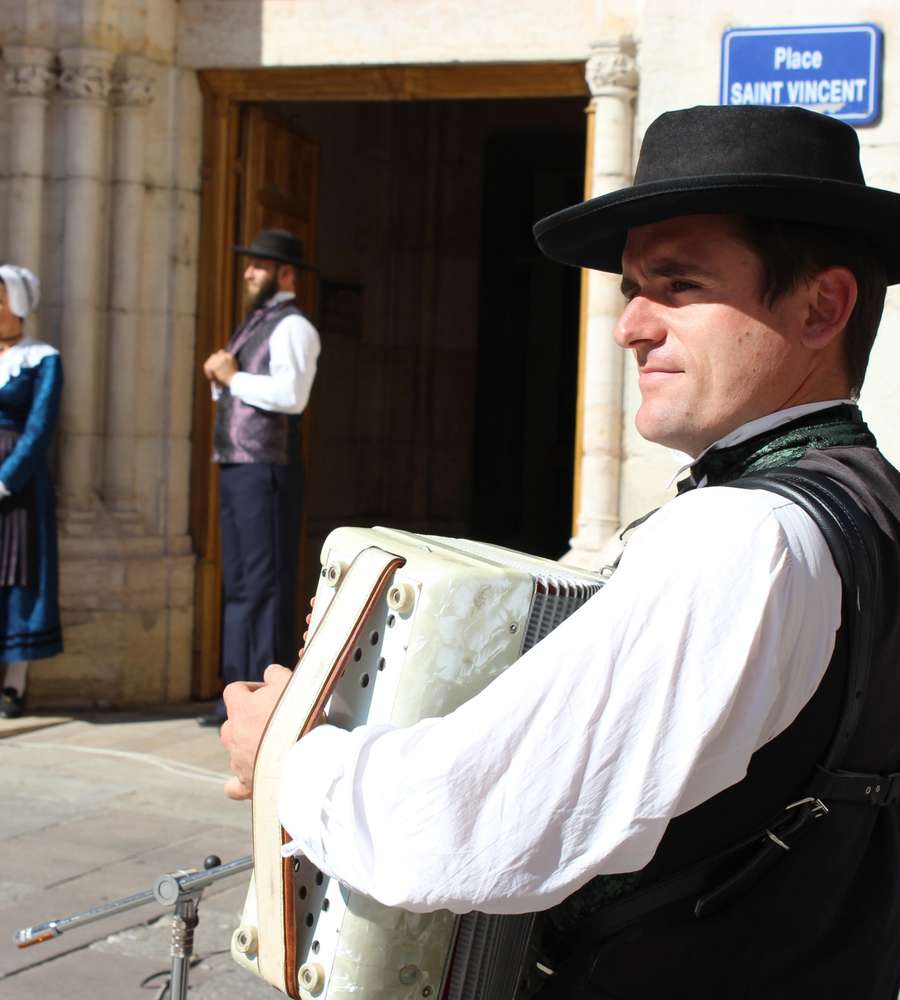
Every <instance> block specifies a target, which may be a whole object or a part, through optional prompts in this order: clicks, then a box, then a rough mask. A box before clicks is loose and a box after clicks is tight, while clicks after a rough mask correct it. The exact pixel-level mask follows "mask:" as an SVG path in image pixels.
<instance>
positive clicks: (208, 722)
mask: <svg viewBox="0 0 900 1000" xmlns="http://www.w3.org/2000/svg"><path fill="white" fill-rule="evenodd" d="M196 721H197V725H198V726H204V727H205V728H206V729H212V728H213V727H215V728H216V729H218V728H219V727H220V726H221V725H222V723H223V722H224V721H225V720H224V719H223V718H222V716H221V715H216V714H215V712H210V714H209V715H198V716H197V719H196Z"/></svg>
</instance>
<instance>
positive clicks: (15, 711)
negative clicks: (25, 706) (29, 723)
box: [0, 688, 23, 719]
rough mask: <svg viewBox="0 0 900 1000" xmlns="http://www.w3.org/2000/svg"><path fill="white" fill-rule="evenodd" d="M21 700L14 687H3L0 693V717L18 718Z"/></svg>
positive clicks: (20, 711)
mask: <svg viewBox="0 0 900 1000" xmlns="http://www.w3.org/2000/svg"><path fill="white" fill-rule="evenodd" d="M22 701H23V698H22V696H21V695H20V694H19V692H18V691H17V690H16V689H15V688H4V689H3V692H2V694H0V719H18V718H19V716H20V715H21V714H22Z"/></svg>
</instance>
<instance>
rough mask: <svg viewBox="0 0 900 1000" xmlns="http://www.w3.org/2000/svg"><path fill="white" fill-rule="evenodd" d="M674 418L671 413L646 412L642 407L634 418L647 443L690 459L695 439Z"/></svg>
mask: <svg viewBox="0 0 900 1000" xmlns="http://www.w3.org/2000/svg"><path fill="white" fill-rule="evenodd" d="M673 416H674V415H673V414H672V413H671V412H669V413H665V414H654V413H652V412H644V407H641V409H639V410H638V412H637V416H636V417H635V418H634V426H635V428H636V429H637V432H638V434H640V436H641V437H642V438H644V440H645V441H650V442H651V444H659V445H662V446H663V447H664V448H671V449H672V450H673V451H679V452H682V453H683V454H685V455H687V456H688V457H690V456H691V455H692V454H693V447H692V446H693V444H694V440H693V437H692V435H691V434H690V432H689V431H688V430H687V429H686V428H685V427H683V426H682V425H681V424H680V423H679V422H678V421H676V420H674V419H673Z"/></svg>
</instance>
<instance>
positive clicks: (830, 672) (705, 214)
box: [222, 107, 900, 1000]
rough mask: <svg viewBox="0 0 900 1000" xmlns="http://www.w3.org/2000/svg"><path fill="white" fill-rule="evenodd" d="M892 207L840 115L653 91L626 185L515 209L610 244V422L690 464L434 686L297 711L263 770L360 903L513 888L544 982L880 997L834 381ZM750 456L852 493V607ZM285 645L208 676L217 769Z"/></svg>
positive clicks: (888, 700) (856, 419) (898, 708)
mask: <svg viewBox="0 0 900 1000" xmlns="http://www.w3.org/2000/svg"><path fill="white" fill-rule="evenodd" d="M898 229H900V195H898V194H896V193H893V192H888V191H883V190H879V189H877V188H872V187H868V186H866V184H865V182H864V180H863V176H862V172H861V169H860V166H859V148H858V142H857V138H856V135H855V133H854V131H853V130H852V129H851V128H850V127H848V126H846V125H844V124H842V123H839V122H838V121H836V120H834V119H831V118H827V117H825V116H822V115H818V114H815V113H812V112H807V111H804V110H801V109H796V108H762V107H699V108H693V109H689V110H684V111H676V112H672V113H669V114H665V115H663V116H661V117H660V118H658V119H657V120H656V121H655V122H654V123H653V124H652V125H651V126H650V128H649V129H648V130H647V133H646V136H645V139H644V142H643V145H642V149H641V154H640V158H639V162H638V165H637V170H636V174H635V182H634V184H633V185H632V186H631V187H629V188H626V189H624V190H621V191H616V192H613V193H611V194H608V195H604V196H602V197H600V198H596V199H593V200H592V201H589V202H586V203H584V204H581V205H576V206H574V207H572V208H569V209H566V210H564V211H562V212H559V213H557V214H556V215H553V216H551V217H549V218H547V219H544V220H542V221H541V222H540V223H538V225H537V226H536V228H535V231H536V235H537V239H538V242H539V244H540V245H541V247H542V249H543V250H544V252H545V253H547V254H548V255H549V256H551V257H552V258H554V259H556V260H559V261H561V262H563V263H566V264H570V265H577V266H582V267H589V268H596V269H598V270H602V271H608V272H615V273H621V274H622V292H623V294H624V297H625V303H626V304H625V306H624V309H623V311H622V314H621V317H620V318H619V320H618V323H617V325H616V328H615V338H616V341H617V343H618V344H619V345H620V346H621V347H622V348H624V349H626V350H628V351H630V352H631V353H632V354H633V356H634V359H635V362H636V364H637V368H638V373H639V381H640V390H641V405H640V408H639V410H638V413H637V417H636V423H637V428H638V430H639V431H640V433H641V434H642V435H643V436H644V437H645V438H647V439H648V440H650V441H654V442H657V443H660V444H663V445H665V446H667V447H669V448H674V449H677V450H679V451H682V452H684V453H686V455H687V456H688V458H687V459H686V462H689V464H690V473H689V476H688V477H687V478H686V479H684V480H683V481H682V483H681V484H679V495H678V496H677V497H676V498H675V499H674V500H673V501H671V502H670V503H668V504H666V505H665V506H664V507H663V508H661V509H660V510H659V511H658V512H656V513H655V514H654V515H653V516H652V517H650V518H649V519H647V520H646V521H645V522H643V523H642V524H640V526H639V527H637V528H636V530H635V531H634V532H633V533H632V534H631V536H630V539H629V542H628V544H627V547H626V549H625V552H624V554H623V556H622V558H621V560H620V563H619V565H618V568H617V569H616V572H615V573H614V575H613V576H612V578H611V580H610V582H609V583H608V584H607V585H606V586H605V587H604V588H603V589H602V590H601V591H600V592H599V593H598V594H597V595H596V596H594V597H593V598H592V599H591V600H589V601H588V602H587V603H586V604H585V605H583V607H581V608H580V609H579V610H578V611H576V612H575V613H574V614H573V615H572V616H571V617H570V618H568V619H567V620H566V621H565V622H564V623H563V624H562V625H560V626H559V627H558V628H557V629H556V630H555V631H554V632H552V634H551V635H549V636H548V637H547V638H546V639H544V640H543V641H542V642H540V643H539V644H538V645H536V646H534V647H533V648H532V649H531V650H529V651H528V652H527V653H526V654H525V655H524V656H523V657H522V658H521V659H520V660H519V661H518V662H516V663H515V664H513V666H512V667H510V668H509V669H508V670H507V671H506V672H505V673H503V674H502V675H501V676H500V677H499V678H497V679H496V680H495V681H493V682H492V683H491V684H490V685H489V686H488V687H487V688H485V689H484V690H483V691H482V692H481V693H480V694H479V695H477V696H476V697H474V698H473V699H472V700H471V701H469V702H467V703H466V704H464V705H463V706H462V707H461V708H459V709H457V710H456V711H454V712H452V713H451V714H450V715H448V716H446V717H444V718H438V719H424V720H422V721H421V722H419V723H417V724H415V725H412V726H409V727H406V728H392V727H374V726H361V727H359V728H356V729H354V730H352V731H347V730H343V729H338V728H335V727H333V726H329V725H322V726H319V727H318V728H316V729H315V730H313V731H312V732H310V733H309V734H308V735H306V736H304V737H303V738H302V739H301V740H300V741H299V742H298V743H297V744H296V745H295V746H294V747H293V749H292V750H290V752H289V754H288V758H287V765H286V767H285V769H284V772H283V774H282V778H281V786H280V800H279V801H280V809H279V811H280V820H281V823H282V825H283V827H284V828H285V830H286V831H288V833H289V835H290V837H291V838H292V839H291V847H292V848H293V849H296V850H297V851H300V852H302V853H303V854H304V855H306V856H307V857H308V858H310V859H311V860H312V861H313V863H314V864H315V865H317V866H318V867H319V868H320V869H321V870H322V871H323V872H326V873H327V874H329V875H333V876H334V877H336V878H338V879H340V881H341V882H343V883H345V884H347V885H349V886H351V887H352V888H353V889H355V890H357V891H359V892H361V893H364V894H365V895H367V896H370V897H372V898H374V899H375V900H378V901H379V902H381V903H384V904H386V905H389V906H399V907H403V908H405V909H408V910H412V911H419V912H428V911H433V910H438V909H448V910H451V911H453V912H456V913H465V912H467V911H470V910H479V911H483V912H486V913H510V914H512V913H527V912H531V911H542V912H544V919H543V921H542V928H543V929H542V938H543V941H544V945H545V948H546V954H547V958H546V960H545V961H544V962H543V964H544V965H546V966H547V972H548V975H547V978H546V982H545V984H544V985H543V986H542V987H541V988H540V992H539V994H538V995H539V996H540V997H541V998H542V1000H551V998H553V1000H587V998H614V997H615V998H627V1000H639V998H651V997H652V998H660V997H671V996H679V997H681V996H685V997H687V996H696V997H706V996H714V997H717V998H720V1000H722V998H739V997H740V998H760V997H766V998H768V1000H776V998H788V997H790V998H792V1000H793V998H797V997H813V996H815V997H819V998H828V997H834V998H847V997H851V996H852V997H854V998H858V1000H863V998H873V1000H888V998H889V997H890V998H892V1000H893V998H894V997H896V994H897V982H898V972H900V899H898V894H897V889H896V887H897V886H898V884H900V814H898V810H897V808H896V807H895V797H894V795H893V791H892V789H893V787H894V781H893V777H894V776H893V772H894V771H895V770H898V762H900V737H898V733H900V675H898V674H897V671H896V666H895V665H896V663H897V662H898V660H900V616H898V615H897V609H896V606H895V602H896V600H897V593H898V586H897V584H898V579H900V549H898V545H897V541H898V538H900V475H898V473H897V471H896V470H895V469H894V468H893V467H892V466H890V465H889V463H888V462H887V461H886V460H885V459H884V457H883V456H882V455H881V453H880V452H879V451H878V450H877V447H876V443H875V440H874V438H873V437H872V435H871V433H870V432H869V430H868V428H867V427H866V425H865V423H864V422H863V420H862V417H861V415H860V412H859V409H858V407H857V405H856V402H855V401H856V399H857V397H858V393H859V389H860V386H861V384H862V380H863V377H864V374H865V370H866V365H867V361H868V356H869V352H870V349H871V346H872V342H873V339H874V336H875V333H876V331H877V328H878V323H879V320H880V316H881V311H882V306H883V302H884V295H885V288H886V285H888V284H891V283H895V282H897V281H900V250H898V249H897V241H896V233H897V231H898ZM773 469H774V470H787V471H791V470H794V471H798V470H799V471H800V472H804V473H805V472H811V473H816V474H820V475H824V476H826V477H827V478H828V480H829V481H831V482H834V483H837V484H838V485H839V486H840V487H843V489H844V490H845V491H846V493H848V494H849V495H850V496H851V497H852V500H853V501H854V502H855V504H856V505H858V507H859V508H860V509H861V510H862V512H863V516H864V517H866V518H867V520H868V522H869V523H870V524H871V526H872V528H873V529H874V530H873V533H872V534H873V537H874V539H875V543H874V544H875V547H876V548H877V557H878V559H879V560H880V564H881V573H882V579H883V580H884V581H885V585H884V597H885V599H886V601H888V602H894V603H893V604H888V606H887V607H885V608H884V609H883V610H881V611H879V612H877V613H876V612H875V610H874V609H872V608H861V609H851V608H850V607H849V606H848V604H847V602H845V601H844V600H843V597H842V578H843V577H842V573H841V572H839V567H838V566H837V565H836V562H835V559H834V557H833V555H832V551H831V550H830V548H829V545H828V544H827V542H826V538H825V536H824V535H823V533H822V531H820V530H819V527H818V526H817V522H816V521H814V519H813V518H812V517H811V516H810V514H809V513H808V512H807V511H806V510H805V509H802V507H801V506H800V505H798V504H797V503H794V502H791V501H790V500H788V499H786V498H785V496H784V495H783V494H782V493H779V492H777V491H775V490H774V489H767V488H756V489H742V488H735V483H736V482H737V481H738V480H740V479H741V478H742V477H748V476H755V475H757V474H759V473H760V472H771V470H773ZM857 612H858V614H859V615H861V616H867V615H868V616H869V617H868V618H867V619H866V621H867V622H868V627H869V629H870V632H871V633H872V636H873V638H872V645H871V656H870V657H869V658H868V661H867V670H868V679H867V684H866V686H865V689H864V690H862V689H859V691H860V693H859V694H858V695H854V696H855V697H856V701H857V702H858V704H856V705H855V707H854V709H853V711H854V712H855V713H856V714H855V716H854V717H855V718H856V719H857V721H858V724H856V725H855V726H854V728H853V730H852V731H848V733H847V735H846V740H845V743H846V746H842V747H841V756H840V764H841V766H840V769H839V771H840V773H838V772H837V771H836V772H835V774H836V775H837V777H836V778H835V780H834V782H832V785H829V786H827V787H828V788H832V789H834V788H837V787H838V784H839V781H838V778H840V777H842V776H845V775H846V774H847V773H848V772H852V773H853V774H854V775H856V774H858V775H861V776H862V777H863V778H865V779H866V780H865V781H863V782H861V783H860V784H861V785H865V791H864V792H863V791H860V793H859V794H860V796H865V799H864V801H863V800H860V801H852V796H850V797H846V796H845V797H844V798H842V795H843V793H840V794H839V793H838V792H835V793H834V796H833V798H830V797H829V794H828V793H827V791H825V790H822V789H825V788H826V785H824V784H822V783H821V780H820V783H819V784H818V785H816V786H815V789H816V791H814V793H812V794H810V792H809V789H810V787H811V784H810V783H811V782H812V781H813V780H814V779H821V775H822V774H823V773H825V772H823V769H822V767H821V764H822V761H823V760H826V759H828V760H832V761H833V760H835V759H836V758H835V757H833V756H832V757H830V758H829V757H828V756H827V755H828V753H829V747H831V746H832V744H833V743H834V740H835V733H836V729H837V727H838V725H839V721H840V720H841V719H843V718H844V714H843V713H844V708H845V702H846V700H847V696H846V694H845V681H846V677H847V676H848V672H849V671H850V670H851V667H852V663H851V660H852V659H853V655H854V654H853V648H851V645H850V643H849V640H848V639H847V636H846V635H845V631H846V629H845V628H844V627H842V625H844V626H845V625H846V623H847V621H848V620H850V619H851V618H852V617H853V615H856V614H857ZM300 669H301V670H302V666H301V668H300ZM289 677H290V672H289V671H288V670H287V669H285V668H283V667H278V666H273V667H270V668H269V670H268V671H267V673H266V677H265V684H264V685H263V686H261V687H252V686H247V685H242V684H233V685H231V686H230V687H229V688H228V689H227V690H226V695H225V698H226V702H227V705H228V711H229V719H228V722H227V723H226V725H225V726H224V727H223V730H222V740H223V743H224V744H225V746H226V747H227V748H228V750H229V751H230V753H231V760H232V770H233V772H234V777H233V778H232V779H231V780H230V782H229V784H228V786H227V788H226V791H227V794H229V795H231V796H232V797H233V798H245V797H248V796H249V795H250V793H251V786H252V780H253V761H254V758H255V755H256V750H257V746H258V744H259V741H260V738H261V733H262V730H263V727H264V725H265V722H266V720H267V718H268V716H269V714H270V712H271V710H272V708H273V706H274V704H275V702H276V701H277V699H278V697H279V695H280V694H281V691H282V690H283V688H284V686H285V685H286V683H287V681H288V679H289ZM880 776H883V777H880ZM882 781H883V783H884V788H885V791H884V792H882V790H881V789H882V784H881V783H882ZM897 784H900V782H897ZM876 786H877V792H876V791H873V789H874V788H876ZM888 789H891V791H890V792H889V791H888ZM798 801H800V802H801V806H800V807H799V808H800V812H799V813H798V812H797V811H796V808H795V807H796V805H797V802H798ZM801 813H802V815H803V816H804V817H806V816H809V817H811V819H810V823H809V824H808V826H809V829H805V830H804V831H803V835H802V838H801V837H800V836H799V835H798V836H797V837H796V839H795V838H794V830H795V826H796V827H799V825H800V824H795V825H794V826H792V825H791V824H792V823H794V820H795V819H796V817H797V816H800V815H801ZM765 852H768V853H766V854H765V857H766V859H769V858H770V857H771V856H773V852H774V855H777V856H778V858H779V860H778V861H777V863H776V864H770V862H769V860H766V861H765V863H762V862H760V860H759V859H760V858H762V856H763V853H765ZM757 869H758V870H757ZM648 901H649V902H648ZM626 905H627V907H630V910H629V909H627V908H626V909H625V910H623V907H626ZM607 910H608V912H609V913H617V914H618V913H622V912H624V913H625V914H626V915H625V916H624V917H622V918H619V917H616V918H615V919H606V920H605V919H604V911H607ZM550 972H552V974H549V973H550Z"/></svg>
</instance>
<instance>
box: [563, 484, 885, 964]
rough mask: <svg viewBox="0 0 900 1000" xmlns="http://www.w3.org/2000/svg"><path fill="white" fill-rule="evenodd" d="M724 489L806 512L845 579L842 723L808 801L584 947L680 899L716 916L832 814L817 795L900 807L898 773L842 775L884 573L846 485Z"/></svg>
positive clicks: (626, 905)
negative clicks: (739, 859) (743, 856)
mask: <svg viewBox="0 0 900 1000" xmlns="http://www.w3.org/2000/svg"><path fill="white" fill-rule="evenodd" d="M727 485H728V486H734V487H739V488H741V489H764V490H768V491H770V492H772V493H777V494H779V495H780V496H783V497H785V498H786V499H787V500H790V501H791V502H792V503H795V504H796V505H797V506H798V507H800V508H801V510H803V511H805V512H806V513H807V514H808V515H809V516H810V517H811V518H812V520H813V521H814V522H815V524H816V526H817V527H818V528H819V530H820V531H821V532H822V536H823V537H824V539H825V542H826V544H827V545H828V549H829V552H830V553H831V557H832V559H833V560H834V564H835V568H836V569H837V571H838V573H839V575H840V577H841V583H842V587H843V603H842V624H843V626H844V628H846V629H849V637H850V638H849V644H848V647H847V648H848V651H849V663H848V670H847V683H846V689H845V696H844V703H843V707H842V710H841V716H840V720H839V723H838V726H837V729H836V731H835V735H834V737H833V739H832V742H831V745H830V746H829V748H828V751H827V752H826V754H825V757H824V759H823V760H822V762H821V763H820V765H819V766H818V767H817V769H816V773H815V774H814V775H812V776H811V777H810V783H809V787H808V789H807V795H806V797H805V798H803V799H801V800H800V801H798V802H794V803H790V804H788V805H786V807H785V811H784V819H783V820H782V822H781V823H780V824H779V825H777V826H775V824H773V827H774V829H768V830H765V831H762V833H761V834H760V833H755V834H754V835H752V836H751V837H749V838H748V839H747V840H745V841H743V842H742V843H740V844H736V845H734V846H732V847H731V848H729V849H727V850H726V851H723V852H722V853H721V854H719V855H716V856H715V857H712V858H707V859H705V860H703V861H701V862H699V863H697V864H695V865H692V866H690V867H689V868H687V869H684V870H682V871H680V872H676V873H675V874H674V875H673V876H671V877H670V878H668V879H666V880H665V881H663V882H657V883H654V884H652V885H649V886H647V887H645V888H643V889H639V890H638V891H637V892H636V893H634V894H633V895H631V896H627V897H625V898H624V899H621V900H618V901H617V902H615V903H610V904H609V905H607V906H604V907H601V908H600V909H598V910H596V911H595V912H594V913H592V914H591V915H590V916H589V917H588V918H587V920H586V922H585V926H584V928H583V931H582V933H581V934H579V935H578V937H579V941H580V942H582V943H583V944H584V945H585V946H586V945H588V943H589V942H591V941H593V942H597V941H599V940H601V939H602V938H604V937H607V936H609V935H610V934H613V933H616V932H617V931H619V930H621V929H622V928H624V927H627V926H629V925H630V924H633V923H635V922H637V921H638V920H641V919H643V918H644V917H646V916H649V915H650V914H651V913H653V912H655V911H657V910H659V909H660V908H661V907H663V906H666V905H668V904H670V903H674V902H677V901H678V900H684V899H688V898H691V897H699V898H697V901H696V904H695V906H694V912H695V914H696V915H697V916H698V917H700V916H706V915H708V914H710V913H715V912H716V911H717V910H719V909H721V907H722V906H725V905H726V904H728V903H730V902H732V901H733V900H734V899H735V898H737V897H739V896H740V895H742V894H743V892H745V891H746V890H747V889H748V888H749V887H750V886H751V885H753V884H754V883H755V882H756V881H758V880H759V879H760V878H762V877H763V876H764V875H765V873H766V872H767V871H768V870H769V868H771V867H772V865H773V864H775V863H776V862H777V860H778V859H779V858H780V857H783V856H784V853H785V851H786V850H787V849H789V844H788V843H786V842H785V840H784V838H785V837H787V838H789V839H790V841H791V843H793V841H794V840H795V839H796V838H799V837H800V835H801V834H802V832H803V830H804V828H806V827H808V826H809V825H810V824H811V823H812V822H814V821H815V820H817V819H819V818H821V817H822V816H823V815H827V813H828V807H827V806H826V805H824V804H823V802H822V800H821V799H822V798H824V799H826V800H829V801H830V800H840V801H844V802H854V803H857V804H867V805H882V806H887V805H894V804H896V803H898V802H900V774H896V775H885V776H879V775H870V774H851V773H850V772H844V771H841V770H840V767H841V764H842V762H843V759H844V756H845V753H846V749H847V747H848V745H849V743H850V741H851V738H852V737H853V734H854V733H855V732H856V728H857V726H858V724H859V717H860V714H861V711H862V707H863V703H864V701H865V693H866V687H867V682H868V677H869V668H870V664H871V661H872V648H873V640H874V624H875V622H876V621H878V619H879V615H878V608H879V604H880V599H881V584H880V580H881V569H880V564H879V558H878V545H877V541H876V536H875V531H876V528H875V525H874V522H873V521H872V519H871V518H870V517H869V516H868V515H867V514H866V513H865V512H864V511H863V510H862V509H861V508H860V507H859V504H857V503H856V501H855V500H854V499H853V498H852V497H851V496H850V494H849V493H848V492H847V490H846V489H844V487H842V486H841V485H840V484H839V483H836V482H835V481H834V480H833V479H831V478H829V477H828V476H825V475H824V474H822V473H818V472H813V471H810V470H806V469H798V468H796V467H794V466H787V467H783V468H779V469H772V470H769V471H766V472H765V473H759V474H756V475H753V476H746V477H743V478H741V479H738V480H735V481H733V482H731V483H728V484H727ZM820 796H821V798H820ZM755 842H757V843H759V844H760V846H759V848H758V849H757V850H756V852H755V853H754V854H753V855H752V856H751V857H750V859H749V860H748V861H745V863H743V864H742V865H741V867H740V868H739V869H738V870H737V871H732V872H730V873H727V875H726V877H725V879H724V881H722V875H723V872H727V871H728V868H729V861H730V859H732V858H734V857H736V856H737V855H738V854H739V853H740V852H743V851H744V850H745V849H746V848H747V847H748V846H749V845H752V844H753V843H755ZM731 864H732V865H733V861H732V862H731ZM711 884H712V886H713V887H712V888H710V886H711Z"/></svg>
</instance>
